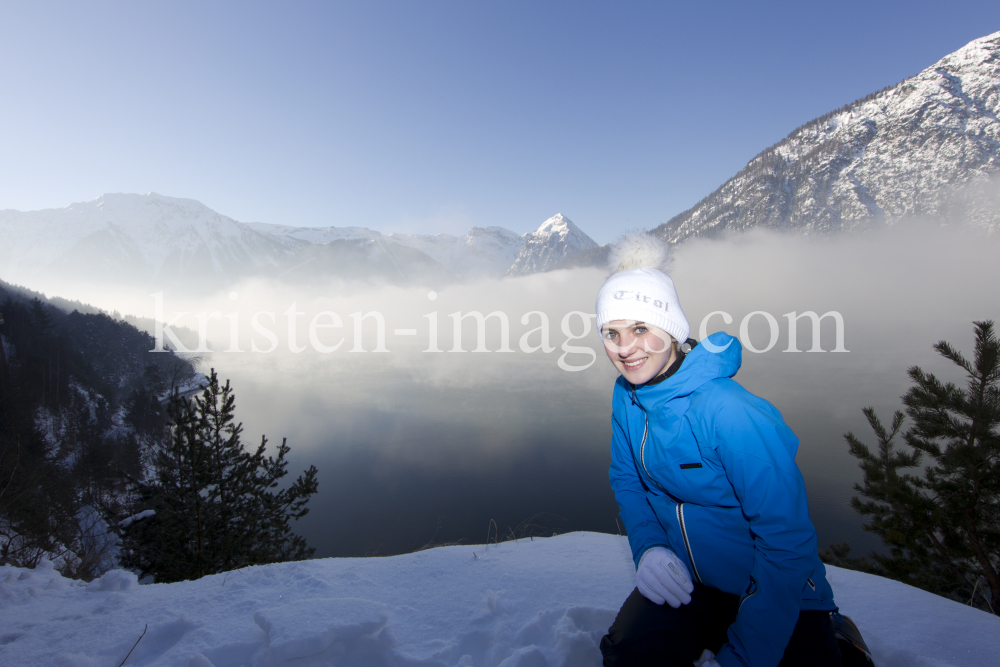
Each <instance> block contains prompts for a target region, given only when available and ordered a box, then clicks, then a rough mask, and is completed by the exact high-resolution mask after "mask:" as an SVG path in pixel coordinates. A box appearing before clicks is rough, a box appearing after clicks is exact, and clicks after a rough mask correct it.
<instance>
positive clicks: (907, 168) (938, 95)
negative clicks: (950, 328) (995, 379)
mask: <svg viewBox="0 0 1000 667" xmlns="http://www.w3.org/2000/svg"><path fill="white" fill-rule="evenodd" d="M998 114H1000V32H996V33H993V34H992V35H988V36H986V37H983V38H981V39H977V40H975V41H973V42H971V43H969V44H968V45H967V46H965V47H963V48H962V49H959V50H958V51H956V52H955V53H952V54H951V55H948V56H945V57H944V58H942V59H941V60H940V61H938V62H936V63H934V64H933V65H931V66H930V67H928V68H927V69H925V70H924V71H923V72H920V73H919V74H917V75H916V76H914V77H912V78H909V79H906V80H905V81H903V82H901V83H899V84H897V85H895V86H892V87H890V88H886V89H885V90H882V91H879V92H878V93H874V94H872V95H869V96H868V97H866V98H863V99H861V100H858V101H856V102H854V103H852V104H848V105H846V106H844V107H842V108H840V109H838V110H837V111H834V112H832V113H828V114H826V115H825V116H821V117H820V118H817V119H815V120H813V121H811V122H809V123H806V124H805V125H803V126H802V127H800V128H798V129H797V130H795V131H794V132H792V133H791V134H790V135H789V136H788V137H787V138H786V139H784V140H783V141H781V142H779V143H777V144H775V145H774V146H771V147H770V148H768V149H767V150H765V151H764V152H762V153H760V154H759V155H757V156H756V157H755V158H754V159H752V160H751V161H750V163H749V164H748V165H747V166H746V167H745V168H744V169H743V170H742V171H740V173H738V174H736V176H734V177H733V178H731V179H730V180H729V181H727V182H726V183H725V184H724V185H723V186H722V187H720V188H719V189H718V190H716V191H715V192H713V193H712V194H711V195H709V196H708V197H706V198H705V199H703V200H702V201H701V202H699V203H698V204H697V205H696V206H695V207H694V208H692V209H690V210H688V211H685V212H684V213H681V214H680V215H678V216H676V217H674V218H673V219H671V220H670V221H668V222H667V223H665V224H663V225H660V226H659V227H657V228H656V230H655V231H656V232H657V233H658V234H660V235H662V236H663V237H664V238H666V239H667V240H669V241H671V242H676V241H682V240H684V239H686V238H689V237H693V236H713V235H717V234H720V233H722V232H724V231H743V230H747V229H750V228H753V227H768V228H778V229H788V230H792V231H796V232H801V233H816V232H827V231H835V230H854V229H861V228H865V227H867V226H869V225H871V224H873V223H876V224H877V223H886V224H891V223H893V222H895V221H897V220H899V219H900V218H903V217H908V216H921V217H929V218H932V219H937V220H941V221H949V220H952V219H959V220H964V221H966V222H967V223H968V224H972V225H974V226H978V227H981V228H984V229H986V230H987V231H990V232H996V231H1000V207H998V206H996V204H997V203H1000V197H998V195H1000V179H998V177H997V176H996V175H997V174H1000V119H998ZM983 197H985V198H986V201H985V202H984V201H983Z"/></svg>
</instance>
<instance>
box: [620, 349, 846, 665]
mask: <svg viewBox="0 0 1000 667" xmlns="http://www.w3.org/2000/svg"><path fill="white" fill-rule="evenodd" d="M741 354H742V346H741V345H740V343H739V341H738V340H737V339H735V338H733V337H732V336H729V335H727V334H725V333H722V332H719V333H715V334H712V335H711V336H709V337H708V338H707V339H706V341H705V342H703V343H702V344H701V345H697V346H696V347H695V348H694V349H693V350H691V351H690V352H689V353H688V354H687V356H686V357H685V359H684V361H683V363H682V364H681V366H680V368H679V369H678V370H677V371H676V372H675V373H674V374H673V375H672V376H670V377H669V378H667V379H666V380H664V381H662V382H660V383H659V384H654V385H640V386H638V387H635V386H634V385H632V384H631V383H629V382H628V381H627V380H625V379H624V378H622V377H619V378H618V380H617V382H616V384H615V391H614V398H613V402H614V410H613V419H612V422H613V424H612V429H613V434H612V441H611V471H610V478H611V488H612V489H613V490H614V492H615V499H616V500H617V501H618V506H619V507H620V508H621V517H622V519H623V521H624V522H625V527H626V530H627V531H628V539H629V544H630V545H631V547H632V557H633V559H634V560H635V563H636V565H637V566H638V563H639V558H640V557H641V556H642V554H643V553H644V552H645V551H646V550H647V549H649V548H650V547H654V546H665V547H668V548H670V549H672V550H673V551H674V552H675V553H676V554H677V555H678V556H679V557H680V558H681V559H682V560H684V561H685V563H686V564H687V566H688V570H689V571H690V572H691V574H692V576H693V577H694V578H695V580H697V581H698V582H700V583H702V584H705V585H707V586H712V587H713V588H717V589H719V590H722V591H725V592H727V593H732V594H734V595H739V596H740V606H739V612H738V613H737V616H736V620H735V621H734V622H733V624H732V625H731V626H730V627H729V632H728V642H727V643H726V644H725V646H723V647H722V649H721V651H720V652H719V655H718V656H717V657H716V660H718V662H719V664H720V665H721V666H722V667H734V666H746V667H772V666H774V665H777V664H778V663H779V662H780V661H781V658H782V655H783V653H784V649H785V646H787V645H788V640H789V638H790V637H791V636H792V631H793V630H794V628H795V623H796V621H797V620H798V616H799V612H800V611H801V610H807V609H813V610H831V611H832V610H834V609H836V608H837V607H836V605H835V604H834V601H833V591H832V589H831V588H830V584H829V583H828V582H827V580H826V569H825V568H824V567H823V563H822V562H820V560H819V556H818V554H817V547H816V529H815V528H814V527H813V525H812V522H811V521H810V520H809V508H808V505H807V503H806V490H805V484H804V483H803V480H802V474H801V473H800V472H799V468H798V466H797V465H796V463H795V453H796V451H797V450H798V445H799V441H798V438H796V437H795V435H794V434H793V433H792V431H791V429H789V428H788V426H786V425H785V422H784V420H783V419H782V417H781V413H780V412H778V410H777V408H775V407H774V406H773V405H771V404H770V403H768V402H767V401H765V400H763V399H761V398H758V397H757V396H754V395H753V394H751V393H750V392H748V391H747V390H745V389H744V388H743V387H741V386H740V385H739V384H738V383H737V382H736V381H735V380H733V379H732V376H733V375H735V374H736V371H737V370H739V367H740V363H741Z"/></svg>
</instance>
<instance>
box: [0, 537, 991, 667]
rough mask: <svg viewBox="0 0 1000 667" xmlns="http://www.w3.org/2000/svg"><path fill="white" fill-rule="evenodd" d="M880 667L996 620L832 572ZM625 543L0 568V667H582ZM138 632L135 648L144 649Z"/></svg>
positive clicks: (936, 657)
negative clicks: (94, 571)
mask: <svg viewBox="0 0 1000 667" xmlns="http://www.w3.org/2000/svg"><path fill="white" fill-rule="evenodd" d="M828 569H829V574H830V582H831V584H832V585H833V588H834V592H835V594H836V596H837V601H838V603H839V604H840V606H841V609H842V611H843V612H844V613H846V614H847V615H849V616H851V617H852V618H853V619H854V620H855V621H856V622H857V623H858V625H859V626H860V628H861V631H862V633H863V634H864V636H865V639H866V641H867V642H868V644H869V646H870V648H871V649H872V650H873V652H874V654H875V657H876V660H877V661H878V664H879V665H880V666H881V667H902V666H904V665H906V666H928V667H929V666H931V665H933V666H935V667H941V666H948V665H952V666H956V667H958V666H964V665H969V666H973V665H975V666H976V667H979V666H981V665H988V664H995V663H996V656H997V655H998V654H1000V619H998V618H996V617H994V616H991V615H989V614H986V613H984V612H981V611H978V610H975V609H972V608H969V607H966V606H963V605H961V604H958V603H956V602H952V601H950V600H946V599H944V598H939V597H937V596H934V595H931V594H929V593H926V592H924V591H920V590H917V589H915V588H911V587H909V586H906V585H904V584H900V583H898V582H893V581H889V580H886V579H880V578H878V577H873V576H871V575H866V574H862V573H859V572H852V571H849V570H842V569H839V568H834V567H830V568H828ZM634 576H635V574H634V570H633V566H632V558H631V555H630V552H629V548H628V541H627V540H626V538H623V537H619V536H615V535H604V534H597V533H570V534H567V535H561V536H558V537H552V538H547V539H535V540H520V541H518V542H506V543H502V544H500V545H492V546H490V547H488V548H487V547H482V546H480V547H471V546H456V547H444V548H439V549H433V550H429V551H421V552H417V553H413V554H407V555H403V556H393V557H391V558H342V559H334V558H328V559H320V560H313V561H303V562H298V563H282V564H274V565H267V566H260V567H252V568H246V569H243V570H236V571H233V572H230V573H227V574H218V575H213V576H209V577H205V578H203V579H200V580H198V581H190V582H181V583H176V584H152V585H144V586H140V585H138V582H137V581H136V579H135V576H134V575H133V574H131V573H127V572H122V571H120V570H115V571H112V572H109V573H107V574H105V575H104V576H103V577H101V578H100V579H98V580H96V581H94V582H92V583H90V584H89V585H88V584H84V583H82V582H77V581H72V580H68V579H64V578H63V577H61V576H60V575H59V574H58V573H57V572H56V571H55V570H53V569H52V566H51V563H48V562H43V564H42V565H39V567H38V568H36V569H34V570H25V569H20V568H15V567H10V566H4V567H0V664H2V665H56V666H58V667H98V666H102V667H103V666H105V665H108V666H112V667H114V666H117V665H118V664H119V663H121V661H122V660H123V659H124V658H125V656H126V655H127V654H128V652H129V650H131V649H132V648H133V646H135V649H134V650H133V652H132V654H131V655H130V656H129V658H128V660H127V662H126V663H125V664H126V665H127V666H135V667H138V666H142V665H150V666H151V665H162V666H174V665H176V666H178V667H238V666H241V665H246V666H248V667H249V666H254V667H269V666H272V665H297V666H301V667H319V666H321V665H323V666H325V665H337V666H338V667H339V666H351V665H357V666H360V665H365V666H372V667H378V666H381V665H387V666H388V665H407V666H418V665H427V666H430V665H449V666H456V667H458V666H465V667H469V666H472V665H475V666H487V665H488V666H491V667H493V666H498V665H502V666H503V667H544V666H551V667H556V666H559V665H565V666H567V667H570V666H572V667H578V666H579V667H585V666H587V665H594V666H596V665H599V664H600V662H601V658H600V651H599V650H598V648H597V646H598V643H599V642H600V639H601V637H602V636H603V635H604V633H605V632H606V631H607V628H608V626H609V625H610V624H611V622H612V621H613V620H614V617H615V614H616V613H617V610H618V608H619V606H620V605H621V603H622V601H623V600H624V599H625V597H626V596H627V595H628V593H629V592H630V591H631V589H632V587H633V584H634ZM144 631H145V635H143V636H142V639H141V640H140V641H139V643H138V644H136V640H137V639H139V637H140V635H142V633H143V632H144Z"/></svg>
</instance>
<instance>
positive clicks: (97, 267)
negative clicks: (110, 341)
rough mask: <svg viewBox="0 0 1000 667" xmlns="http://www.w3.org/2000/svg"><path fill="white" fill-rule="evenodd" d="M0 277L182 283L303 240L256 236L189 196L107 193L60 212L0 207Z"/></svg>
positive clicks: (269, 260) (245, 266)
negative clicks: (0, 242) (184, 197)
mask: <svg viewBox="0 0 1000 667" xmlns="http://www.w3.org/2000/svg"><path fill="white" fill-rule="evenodd" d="M0 237H2V238H3V239H4V243H3V244H2V245H0V278H3V279H4V280H8V281H16V282H19V283H23V284H31V283H32V280H33V278H35V277H37V276H42V275H45V276H47V277H53V276H56V277H64V278H66V279H68V280H73V279H80V278H89V279H95V280H98V281H108V282H119V283H120V282H125V281H130V282H139V283H141V284H147V283H150V284H151V283H153V282H154V281H156V282H157V283H165V284H178V283H180V284H187V283H193V282H197V281H204V280H209V281H210V282H219V281H220V280H222V279H223V278H224V279H226V280H230V281H231V280H234V279H236V278H239V277H241V276H244V275H250V274H254V273H259V272H261V271H262V270H267V269H273V268H275V267H278V266H280V265H281V264H283V263H284V262H286V261H288V260H289V259H290V257H291V256H293V255H294V254H295V253H296V251H297V250H298V249H299V247H300V246H302V245H303V244H304V242H294V241H292V240H281V239H276V238H274V237H271V236H266V235H264V234H260V233H258V232H256V231H254V230H253V229H250V228H249V227H247V226H246V225H244V224H242V223H239V222H237V221H236V220H233V219H232V218H228V217H226V216H224V215H219V214H218V213H216V212H215V211H213V210H212V209H210V208H208V207H207V206H205V205H204V204H202V203H200V202H197V201H195V200H193V199H177V198H174V197H164V196H162V195H158V194H156V193H152V192H151V193H148V194H145V195H137V194H105V195H102V196H100V197H98V198H97V199H94V200H91V201H88V202H83V203H77V204H72V205H70V206H67V207H66V208H61V209H47V210H42V211H28V212H23V213H22V212H20V211H13V210H4V211H0Z"/></svg>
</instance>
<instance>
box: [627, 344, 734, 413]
mask: <svg viewBox="0 0 1000 667" xmlns="http://www.w3.org/2000/svg"><path fill="white" fill-rule="evenodd" d="M742 362H743V346H742V345H740V341H739V340H738V339H737V338H734V337H733V336H730V335H729V334H727V333H725V332H723V331H718V332H716V333H714V334H712V335H711V336H709V337H708V338H706V339H705V340H703V341H702V342H701V343H699V344H698V345H697V346H695V348H694V349H693V350H691V351H690V352H688V353H687V356H685V357H684V363H682V364H681V367H680V368H679V369H678V370H677V372H676V373H674V374H673V375H671V376H670V377H669V378H667V379H666V380H664V381H663V382H660V383H659V384H655V385H651V386H645V385H644V386H641V387H638V388H637V389H635V396H636V397H637V398H638V399H639V400H640V401H641V402H642V404H643V405H644V406H647V407H654V404H659V403H661V402H663V401H668V400H670V399H672V398H675V397H677V396H686V395H688V394H691V393H693V392H695V391H697V390H698V388H699V387H701V386H702V385H704V384H705V383H706V382H711V381H712V380H716V379H718V378H729V377H732V376H734V375H736V372H737V371H738V370H739V369H740V364H741V363H742ZM619 381H620V382H624V383H625V385H626V389H629V390H630V391H629V393H632V391H631V385H630V384H629V383H628V381H627V380H625V378H621V377H620V378H619Z"/></svg>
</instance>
